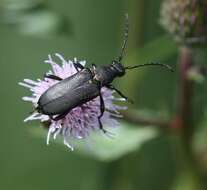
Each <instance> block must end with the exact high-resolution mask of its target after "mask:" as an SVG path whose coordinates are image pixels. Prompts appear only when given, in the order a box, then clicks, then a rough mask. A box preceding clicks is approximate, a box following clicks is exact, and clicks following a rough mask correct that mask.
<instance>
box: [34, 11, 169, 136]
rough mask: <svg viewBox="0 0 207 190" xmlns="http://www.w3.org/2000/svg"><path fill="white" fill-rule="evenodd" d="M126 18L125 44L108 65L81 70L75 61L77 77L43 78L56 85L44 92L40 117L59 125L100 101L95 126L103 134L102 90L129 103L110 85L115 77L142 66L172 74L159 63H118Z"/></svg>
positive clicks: (47, 75) (126, 32)
mask: <svg viewBox="0 0 207 190" xmlns="http://www.w3.org/2000/svg"><path fill="white" fill-rule="evenodd" d="M128 28H129V24H128V16H127V15H126V22H125V32H124V40H123V45H122V48H121V53H120V55H119V56H118V58H116V59H115V60H113V61H112V63H111V64H109V65H106V66H99V67H97V66H96V65H95V64H92V67H90V68H88V67H84V66H83V65H81V64H80V63H79V62H78V61H74V62H73V64H74V67H75V69H76V70H77V73H75V74H74V75H72V76H70V77H68V78H65V79H62V78H60V77H58V76H55V75H51V74H46V75H45V78H49V79H53V80H57V81H58V82H57V83H56V84H55V85H53V86H52V87H50V88H49V89H48V90H46V91H45V92H44V93H43V94H42V95H41V96H40V98H39V100H38V103H37V107H36V110H37V111H38V112H39V113H42V114H45V115H48V116H49V117H50V118H51V119H52V120H54V121H58V120H60V119H62V118H64V117H65V116H66V115H67V114H68V113H69V112H70V111H71V110H72V109H73V108H75V107H77V106H81V105H82V104H84V103H86V102H88V101H90V100H93V99H94V98H96V97H98V96H99V98H100V115H99V116H98V118H97V119H98V123H99V127H100V129H101V130H102V131H103V132H104V133H105V132H106V130H105V129H104V128H103V125H102V123H101V117H102V116H103V113H104V111H105V105H104V100H103V97H102V94H101V89H102V88H103V87H106V88H108V89H111V90H115V91H116V92H117V93H118V94H119V95H120V96H121V97H123V98H124V99H126V100H128V101H130V100H129V99H128V98H127V97H126V96H125V95H124V94H123V93H122V92H121V91H119V90H118V89H117V88H115V87H114V86H113V85H112V82H113V80H114V79H115V78H117V77H122V76H124V75H125V73H126V70H127V69H135V68H138V67H142V66H149V65H156V66H157V65H158V66H164V67H166V68H168V69H169V70H171V71H172V68H171V67H170V66H168V65H166V64H161V63H146V64H141V65H136V66H128V67H125V66H124V65H123V64H122V63H121V62H122V58H123V55H124V51H125V48H126V45H127V40H128V31H129V30H128Z"/></svg>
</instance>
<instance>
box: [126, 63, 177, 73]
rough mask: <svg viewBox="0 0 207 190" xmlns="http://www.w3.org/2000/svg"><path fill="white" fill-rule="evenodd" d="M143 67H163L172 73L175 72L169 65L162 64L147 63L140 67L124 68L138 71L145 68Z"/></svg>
mask: <svg viewBox="0 0 207 190" xmlns="http://www.w3.org/2000/svg"><path fill="white" fill-rule="evenodd" d="M143 66H161V67H165V68H166V69H168V70H170V71H171V72H174V70H173V68H172V67H171V66H169V65H166V64H162V63H145V64H140V65H135V66H128V67H124V68H125V69H136V68H139V67H143Z"/></svg>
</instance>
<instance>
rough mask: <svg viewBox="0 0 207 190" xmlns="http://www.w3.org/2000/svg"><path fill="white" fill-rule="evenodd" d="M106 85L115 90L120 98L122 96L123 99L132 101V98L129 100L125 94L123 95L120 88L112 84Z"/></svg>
mask: <svg viewBox="0 0 207 190" xmlns="http://www.w3.org/2000/svg"><path fill="white" fill-rule="evenodd" d="M106 87H107V88H109V89H111V90H115V91H116V92H117V93H118V94H119V95H120V96H121V97H122V98H124V99H125V100H127V101H128V102H130V103H133V100H131V99H129V98H128V97H127V96H125V95H124V94H123V93H122V92H121V91H120V90H118V89H116V88H115V87H114V86H113V85H112V84H109V85H107V86H106Z"/></svg>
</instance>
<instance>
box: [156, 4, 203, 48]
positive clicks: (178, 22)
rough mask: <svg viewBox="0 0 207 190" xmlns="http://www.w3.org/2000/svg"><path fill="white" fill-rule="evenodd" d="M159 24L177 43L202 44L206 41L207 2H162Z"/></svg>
mask: <svg viewBox="0 0 207 190" xmlns="http://www.w3.org/2000/svg"><path fill="white" fill-rule="evenodd" d="M160 23H161V25H162V26H163V27H164V28H165V29H166V30H167V31H168V32H169V33H171V34H172V35H173V37H174V38H175V40H176V41H177V42H179V43H184V44H190V45H191V44H198V43H204V42H206V39H207V2H206V1H200V0H164V1H163V3H162V6H161V15H160Z"/></svg>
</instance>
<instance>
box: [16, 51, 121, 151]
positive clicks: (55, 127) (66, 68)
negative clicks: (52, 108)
mask: <svg viewBox="0 0 207 190" xmlns="http://www.w3.org/2000/svg"><path fill="white" fill-rule="evenodd" d="M55 55H56V57H57V58H58V59H59V60H60V61H61V62H62V65H59V64H57V63H56V62H55V61H54V60H53V59H52V57H51V55H49V56H48V60H46V61H45V62H46V63H48V64H50V65H51V67H52V70H50V71H49V72H48V73H47V74H54V75H56V76H58V77H60V78H63V79H64V78H67V77H69V76H71V75H73V74H75V73H76V72H77V71H76V69H75V67H74V65H73V63H74V62H76V61H77V59H76V58H75V59H74V60H73V61H71V60H69V61H66V60H65V59H64V58H63V57H62V56H61V55H60V54H57V53H56V54H55ZM79 62H80V63H81V64H82V65H85V63H86V62H85V61H79ZM56 83H57V81H56V80H53V79H48V78H44V79H43V80H41V79H37V81H33V80H30V79H24V82H20V83H19V84H20V85H22V86H24V87H27V88H29V89H30V91H32V96H30V97H23V98H22V99H23V100H24V101H29V102H32V104H33V105H34V107H37V102H38V100H39V98H40V96H41V95H42V94H43V93H44V92H45V91H46V90H47V89H48V88H50V87H51V86H53V85H54V84H56ZM101 93H102V96H103V100H104V103H105V108H106V111H104V114H103V116H102V118H101V121H102V123H103V125H107V126H109V127H110V126H111V127H114V126H117V125H118V124H119V123H118V122H117V120H116V119H115V117H120V116H121V115H120V113H119V110H120V109H125V107H121V106H118V105H115V104H114V103H113V101H116V100H121V101H122V100H123V99H122V98H115V97H114V96H113V91H112V90H110V89H108V88H105V87H103V88H102V89H101ZM99 115H100V99H99V97H96V98H94V99H93V100H91V101H89V102H87V103H85V104H83V105H80V106H78V107H75V108H74V109H72V110H71V111H70V112H69V113H68V114H67V115H66V116H65V117H64V118H63V119H60V120H58V121H54V120H51V119H50V118H49V116H48V115H44V114H41V113H38V112H34V113H33V114H31V115H30V116H29V117H27V118H26V119H25V120H24V121H25V122H27V121H30V120H40V121H41V122H42V123H44V122H47V123H49V126H48V135H47V144H49V140H50V136H51V135H53V137H54V139H55V138H56V136H57V135H58V134H61V135H62V136H63V141H64V144H65V145H66V146H68V147H69V148H70V149H73V147H72V146H71V145H70V144H69V142H68V140H69V139H70V138H75V139H82V138H86V137H88V136H89V134H90V132H91V131H93V130H96V131H98V130H100V128H99V123H98V116H99ZM112 116H113V117H112Z"/></svg>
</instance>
